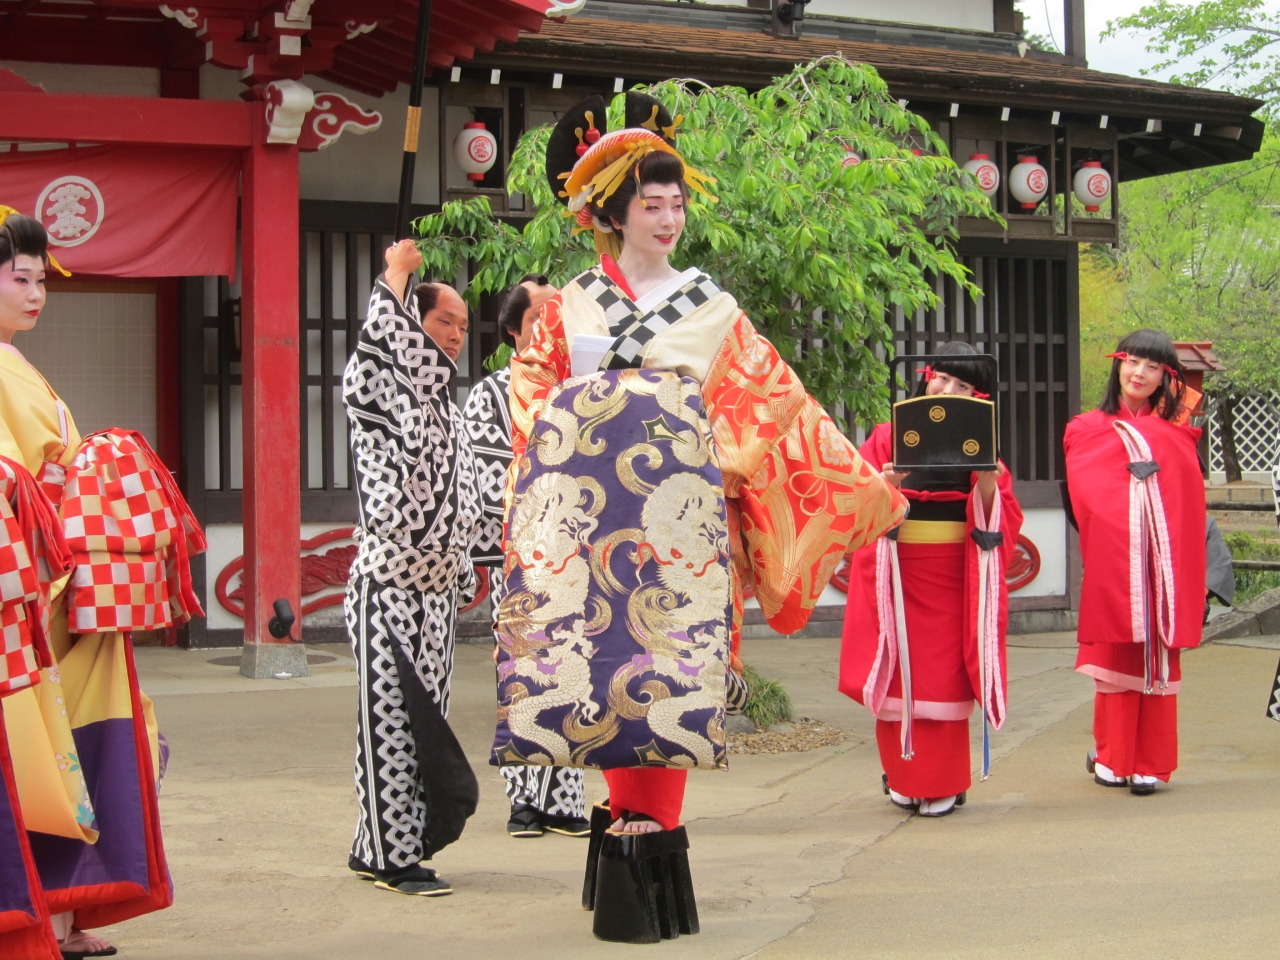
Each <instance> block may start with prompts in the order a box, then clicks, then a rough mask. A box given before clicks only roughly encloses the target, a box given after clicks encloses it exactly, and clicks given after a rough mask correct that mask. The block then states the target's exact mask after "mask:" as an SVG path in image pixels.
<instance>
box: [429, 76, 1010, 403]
mask: <svg viewBox="0 0 1280 960" xmlns="http://www.w3.org/2000/svg"><path fill="white" fill-rule="evenodd" d="M642 89H645V90H646V91H647V92H650V93H652V94H653V95H654V96H656V97H658V98H659V99H661V100H662V101H663V102H664V103H666V104H667V105H668V106H669V107H670V109H671V112H672V115H673V116H676V115H679V116H681V117H682V118H683V119H682V121H681V123H680V128H679V149H680V152H681V154H682V155H683V156H684V157H685V158H686V159H687V160H688V162H689V163H690V164H692V165H693V166H694V167H696V168H698V169H699V170H701V171H703V172H704V173H707V174H710V175H711V176H713V177H714V178H715V179H716V184H715V185H714V187H713V188H712V189H713V191H714V192H715V193H716V195H717V196H718V198H719V202H718V203H715V204H712V203H710V202H708V201H707V200H706V199H705V198H702V197H700V196H698V195H697V194H694V196H693V198H692V200H691V203H690V212H689V219H688V224H687V226H686V227H685V233H684V237H683V239H682V240H681V242H680V244H679V246H678V248H677V251H676V253H675V254H674V255H673V261H674V264H675V266H677V267H679V268H683V267H685V266H689V265H694V264H696V265H697V266H699V267H701V268H702V269H704V270H706V271H707V272H708V273H709V274H711V275H712V276H713V277H715V278H716V280H717V282H718V283H720V284H721V285H722V286H723V287H724V288H725V289H726V290H728V291H730V292H731V293H732V294H733V295H734V296H735V297H736V298H737V299H738V302H739V303H740V304H741V305H742V307H743V309H744V310H745V311H746V312H747V314H748V316H750V317H751V319H752V321H753V322H754V323H755V324H756V325H757V326H758V327H759V328H760V329H761V331H762V332H763V333H764V334H765V335H766V336H768V337H769V339H770V340H772V341H773V342H774V344H775V345H777V347H778V349H779V350H780V351H781V352H782V354H783V356H784V357H786V358H787V359H788V360H789V361H790V362H791V363H793V364H794V365H795V366H796V368H797V370H798V371H799V373H800V376H801V377H802V379H803V380H804V382H805V384H806V385H807V386H808V387H809V389H810V390H811V392H813V394H814V395H815V396H816V397H817V398H818V399H819V400H820V401H821V402H822V403H824V404H825V405H826V406H827V407H828V408H829V409H831V410H833V411H840V412H843V413H845V414H846V415H851V417H852V418H854V419H856V420H857V421H859V422H861V423H864V424H869V423H873V422H876V421H877V420H881V419H884V417H885V416H886V414H887V409H888V408H887V402H888V390H887V387H886V386H885V381H886V376H887V372H886V368H885V366H884V364H883V362H882V361H881V360H880V359H879V358H878V349H877V348H879V351H883V352H887V351H889V350H890V349H891V346H892V345H891V343H890V340H891V330H890V327H889V325H888V323H887V322H886V317H887V315H888V313H889V312H890V311H892V310H893V309H894V308H897V307H901V308H902V309H903V310H904V311H905V312H906V313H907V314H908V315H911V314H913V313H914V312H915V311H916V310H918V309H920V308H923V307H927V306H930V305H932V304H934V303H935V302H936V299H937V296H936V294H935V293H934V279H935V277H936V276H938V275H945V276H950V277H953V278H955V279H956V280H957V281H959V282H961V283H963V284H966V286H967V289H969V290H970V292H973V290H974V288H973V287H972V286H971V285H970V284H969V281H968V277H967V272H966V270H965V269H964V267H962V266H961V265H960V263H959V262H958V261H957V260H956V259H955V257H954V256H953V254H952V249H951V246H950V244H951V241H952V240H954V239H955V238H956V237H957V236H958V231H957V224H958V220H959V218H960V217H987V216H994V214H993V213H992V212H991V208H990V205H989V204H988V202H987V200H986V199H985V198H984V197H983V196H982V194H981V192H980V191H979V190H978V189H977V187H976V186H975V185H974V184H973V182H972V181H971V179H970V178H969V177H968V175H967V174H965V173H964V172H963V171H961V170H960V169H959V168H958V167H957V166H956V165H955V163H954V162H953V161H952V160H951V159H950V158H949V157H948V155H947V153H946V147H945V145H944V144H943V142H942V140H941V139H940V138H939V137H938V136H937V135H935V134H934V133H933V131H932V130H930V128H929V126H928V124H927V123H926V122H925V121H924V120H922V119H921V118H920V117H917V116H915V115H914V114H912V113H910V112H909V111H907V110H905V109H904V108H902V107H900V106H899V105H898V103H897V101H896V100H895V99H894V98H893V97H892V96H890V94H889V92H888V88H887V86H886V85H885V83H884V81H883V80H882V79H881V78H880V76H879V75H878V74H877V73H876V72H875V70H874V69H873V68H871V67H869V66H866V65H863V64H854V63H851V62H849V61H847V60H845V59H844V58H842V57H824V58H822V59H820V60H817V61H814V62H812V63H809V64H807V65H804V66H801V67H798V68H797V69H796V70H794V71H793V72H792V73H790V74H788V75H787V76H785V77H782V78H780V79H778V80H776V81H775V82H774V83H772V84H770V85H769V86H767V87H765V88H764V89H762V90H760V91H757V92H755V93H747V92H746V91H745V90H743V89H741V88H738V87H708V86H706V85H704V84H701V83H698V82H694V81H668V82H665V83H659V84H655V85H653V86H650V87H645V88H642ZM621 110H622V98H621V97H618V98H615V100H614V102H613V104H612V106H611V107H610V116H609V122H610V129H615V128H617V127H618V126H620V125H621ZM549 135H550V128H549V127H541V128H538V129H535V130H531V131H529V132H528V133H526V134H525V135H524V137H522V138H521V140H520V142H519V144H518V145H517V146H516V149H515V152H514V156H513V160H512V164H511V169H510V172H509V175H508V189H510V190H511V191H518V192H520V193H522V194H524V195H525V196H526V197H527V198H529V200H530V201H531V202H532V203H533V205H534V208H535V209H536V211H537V212H536V213H535V215H534V216H533V217H532V219H530V220H529V221H528V222H527V223H525V225H524V227H523V229H518V228H517V227H515V226H513V225H511V224H508V223H504V222H501V221H498V220H495V219H494V218H493V216H492V213H491V211H490V208H489V204H488V201H487V200H486V199H484V198H478V199H475V200H469V201H463V202H456V203H447V204H445V205H444V208H443V210H442V212H441V213H439V214H434V215H432V216H429V217H425V218H423V219H421V220H419V221H417V224H416V226H417V231H418V237H419V245H420V247H421V249H422V252H423V257H424V259H425V261H426V269H428V270H430V271H431V272H432V273H433V274H434V275H437V276H455V275H456V274H457V272H458V270H459V268H460V266H461V264H462V262H463V261H464V260H470V261H471V278H472V279H471V284H470V287H469V288H468V291H467V294H468V296H469V297H470V298H472V300H473V302H474V301H475V300H477V299H478V297H479V295H480V294H481V293H485V292H492V291H496V290H500V289H503V288H504V287H506V286H508V285H509V284H511V283H513V282H515V281H516V280H518V279H519V277H520V276H521V275H522V274H524V273H527V272H538V273H545V274H547V275H548V276H549V277H550V278H551V280H552V281H553V282H555V283H563V282H565V281H566V280H568V279H569V278H571V277H573V276H574V275H576V274H577V273H579V272H581V271H582V270H584V269H586V268H587V267H589V266H590V265H591V264H592V263H594V262H595V261H596V254H595V251H594V248H593V246H592V244H591V240H590V234H586V233H580V234H578V235H576V236H574V235H573V234H572V228H573V226H574V221H573V219H572V218H568V217H565V216H564V207H563V206H562V205H561V204H559V203H558V202H556V200H555V199H554V197H552V195H551V190H550V187H549V186H548V184H547V181H546V177H545V174H544V172H543V156H544V153H545V150H546V142H547V138H548V137H549ZM913 147H915V148H918V149H921V150H922V151H923V154H922V155H921V156H915V155H913V154H912V152H911V148H913ZM850 150H853V151H856V153H857V154H858V155H859V156H860V158H861V161H862V162H861V163H858V164H850V165H845V164H844V161H845V159H846V158H847V157H849V151H850Z"/></svg>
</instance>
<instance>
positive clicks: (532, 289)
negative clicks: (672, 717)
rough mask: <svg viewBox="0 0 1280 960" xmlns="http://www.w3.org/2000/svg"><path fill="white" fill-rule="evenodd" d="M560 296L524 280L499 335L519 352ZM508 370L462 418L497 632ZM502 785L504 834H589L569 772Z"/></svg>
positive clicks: (549, 771) (478, 392) (521, 777)
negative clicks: (506, 813)
mask: <svg viewBox="0 0 1280 960" xmlns="http://www.w3.org/2000/svg"><path fill="white" fill-rule="evenodd" d="M559 292H560V291H559V290H557V289H556V288H555V287H553V286H552V285H551V284H550V283H548V282H547V278H546V277H544V276H541V275H539V274H529V275H528V276H526V277H524V278H522V279H521V281H520V282H519V283H518V284H516V285H515V286H513V287H512V288H511V289H510V290H508V291H507V294H506V296H505V297H504V298H503V301H502V307H501V309H500V310H499V313H498V329H499V330H500V332H501V333H502V338H503V340H504V341H509V342H510V343H511V345H512V346H513V347H514V348H515V351H516V353H519V352H520V351H521V350H523V349H524V348H525V347H527V346H528V345H529V340H530V339H531V338H532V337H533V323H534V320H536V319H537V316H538V312H539V311H540V310H541V309H542V305H543V304H544V303H546V302H547V301H548V300H549V299H551V298H552V297H553V296H555V295H556V294H557V293H559ZM510 396H511V370H510V368H508V367H503V368H502V369H501V370H498V371H496V372H495V373H492V374H490V375H489V376H487V377H485V378H484V379H483V380H481V381H480V382H479V383H477V384H476V385H475V387H474V388H472V390H471V393H469V394H468V395H467V402H466V405H465V406H464V407H463V409H462V415H463V417H464V418H465V419H466V421H467V432H468V434H469V436H470V438H471V447H472V449H473V451H474V452H475V458H476V478H477V482H478V484H479V487H480V498H481V503H482V508H483V512H482V515H481V519H480V535H479V537H478V538H477V539H476V544H475V546H474V547H473V548H472V550H471V560H472V562H473V563H474V564H475V565H476V566H478V567H484V568H485V569H486V570H487V572H488V575H489V601H490V603H491V604H492V606H493V621H494V627H495V630H496V628H497V622H498V607H499V605H500V604H501V603H502V597H503V595H504V594H505V593H506V585H505V578H504V576H503V572H502V564H503V558H504V554H503V552H502V536H503V534H502V529H503V512H504V494H505V492H506V486H507V470H508V469H509V468H510V467H511V401H510ZM501 772H502V781H503V786H504V788H505V789H506V794H507V800H508V802H509V803H510V804H511V816H510V819H509V820H508V821H507V833H509V834H511V836H513V837H540V836H542V834H543V832H544V831H550V832H552V833H561V834H564V835H566V836H570V837H585V836H586V835H587V834H588V833H589V832H590V826H589V824H588V823H587V820H586V807H585V804H586V786H585V784H584V783H583V775H582V771H581V770H579V769H577V768H574V767H542V766H535V765H528V764H514V765H512V766H507V767H502V768H501Z"/></svg>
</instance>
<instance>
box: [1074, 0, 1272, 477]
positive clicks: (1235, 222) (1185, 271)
mask: <svg viewBox="0 0 1280 960" xmlns="http://www.w3.org/2000/svg"><path fill="white" fill-rule="evenodd" d="M1121 31H1136V32H1147V33H1150V34H1151V37H1150V39H1149V41H1148V43H1147V50H1148V51H1150V52H1152V53H1155V54H1157V55H1160V56H1163V57H1164V58H1165V59H1163V60H1162V61H1160V62H1159V63H1157V64H1156V65H1154V66H1153V67H1151V68H1149V69H1148V70H1146V71H1144V72H1147V73H1152V72H1163V71H1166V70H1169V69H1171V68H1175V67H1178V66H1179V65H1184V64H1185V65H1186V66H1185V69H1184V70H1183V72H1181V73H1178V74H1176V75H1175V76H1173V78H1172V79H1173V81H1174V82H1175V83H1185V84H1194V85H1197V86H1205V85H1213V84H1225V85H1227V86H1230V87H1232V88H1233V89H1235V90H1236V92H1238V93H1242V94H1245V95H1248V96H1254V97H1257V98H1260V99H1263V100H1265V101H1266V106H1265V107H1264V110H1265V111H1267V113H1269V114H1270V115H1272V116H1275V107H1276V106H1277V104H1280V46H1277V44H1280V13H1277V12H1276V11H1275V9H1274V4H1272V3H1264V2H1262V0H1209V2H1205V3H1198V4H1194V5H1186V4H1178V3H1171V2H1169V0H1157V2H1156V3H1153V4H1149V5H1147V6H1144V7H1142V8H1141V9H1140V10H1139V11H1138V12H1137V13H1135V14H1133V15H1131V16H1127V17H1121V18H1119V19H1117V20H1113V21H1111V22H1110V23H1108V24H1107V29H1106V31H1105V32H1104V34H1103V36H1104V37H1105V36H1113V35H1115V34H1117V33H1119V32H1121ZM1278 215H1280V137H1277V136H1275V135H1268V136H1267V137H1266V139H1265V140H1264V142H1263V145H1262V148H1261V149H1260V150H1259V151H1258V153H1257V155H1256V156H1255V157H1254V158H1253V159H1251V160H1247V161H1242V162H1240V163H1234V164H1229V165H1226V166H1218V167H1208V168H1205V169H1203V170H1192V171H1188V172H1186V173H1180V174H1172V175H1169V176H1163V177H1157V178H1152V179H1150V180H1143V181H1139V182H1137V183H1134V184H1131V185H1127V186H1126V188H1125V194H1124V204H1123V206H1122V222H1121V243H1120V247H1119V249H1118V250H1117V251H1116V252H1115V254H1114V255H1108V254H1102V255H1101V256H1095V258H1094V259H1093V260H1092V262H1090V263H1088V264H1087V268H1086V269H1085V270H1083V271H1082V273H1081V303H1082V308H1087V307H1089V306H1092V307H1093V308H1094V310H1095V312H1094V313H1093V314H1092V315H1091V316H1085V314H1084V313H1083V310H1082V315H1081V332H1082V335H1083V337H1082V339H1083V341H1084V342H1083V343H1082V359H1083V360H1084V364H1085V371H1084V377H1083V381H1084V384H1089V383H1090V382H1091V380H1094V379H1098V380H1100V379H1101V370H1102V369H1103V364H1105V363H1107V361H1105V359H1104V358H1103V356H1102V355H1103V354H1105V353H1106V352H1108V351H1109V350H1110V349H1111V346H1110V344H1114V342H1115V339H1116V336H1118V335H1122V334H1123V332H1124V331H1125V330H1129V329H1134V328H1136V327H1139V326H1150V327H1158V328H1160V329H1163V330H1165V331H1167V332H1168V333H1169V334H1170V335H1172V336H1173V337H1175V338H1177V339H1186V340H1212V341H1213V342H1214V348H1215V351H1216V352H1217V353H1218V355H1219V356H1220V357H1221V358H1222V360H1223V362H1224V363H1225V364H1226V366H1227V368H1228V369H1227V371H1226V372H1225V373H1220V374H1214V375H1212V376H1211V377H1210V378H1209V380H1208V381H1207V385H1208V389H1209V391H1210V392H1211V394H1212V395H1213V397H1214V399H1215V401H1216V408H1215V409H1216V416H1217V418H1218V423H1219V427H1220V428H1221V429H1220V436H1221V439H1222V447H1223V454H1224V460H1225V461H1226V468H1227V479H1228V480H1237V481H1238V480H1239V479H1240V477H1241V470H1240V465H1239V462H1238V459H1237V457H1236V455H1235V431H1234V411H1235V407H1236V404H1237V402H1238V400H1239V398H1240V397H1242V396H1245V395H1248V394H1257V393H1261V394H1269V393H1271V392H1272V391H1275V390H1278V389H1280V376H1278V375H1277V371H1280V322H1278V321H1280V219H1277V217H1278ZM1112 285H1114V286H1113V288H1112V289H1110V290H1106V291H1104V290H1103V289H1102V288H1103V287H1108V286H1112ZM1115 287H1118V293H1117V291H1116V289H1114V288H1115ZM1091 336H1092V337H1093V338H1094V341H1093V342H1091V341H1090V337H1091ZM1107 341H1109V344H1108V345H1107V346H1106V349H1102V346H1103V344H1104V343H1106V342H1107ZM1086 396H1087V395H1086Z"/></svg>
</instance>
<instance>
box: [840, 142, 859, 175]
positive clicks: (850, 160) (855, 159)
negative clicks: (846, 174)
mask: <svg viewBox="0 0 1280 960" xmlns="http://www.w3.org/2000/svg"><path fill="white" fill-rule="evenodd" d="M861 162H862V157H860V156H858V153H857V151H856V150H854V149H853V147H851V146H849V145H848V144H846V145H845V148H844V159H843V160H841V161H840V169H841V170H843V169H844V168H845V167H856V166H857V165H858V164H860V163H861Z"/></svg>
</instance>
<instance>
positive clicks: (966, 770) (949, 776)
mask: <svg viewBox="0 0 1280 960" xmlns="http://www.w3.org/2000/svg"><path fill="white" fill-rule="evenodd" d="M913 734H914V742H915V756H914V757H913V758H912V759H910V760H903V759H902V723H901V721H898V720H877V721H876V744H877V745H878V746H879V747H880V766H882V767H883V768H884V772H885V773H887V774H888V775H889V786H890V787H891V788H892V789H893V790H895V791H897V792H898V793H901V794H902V795H904V796H907V797H916V798H919V799H925V800H937V799H938V798H940V797H950V796H955V795H957V794H961V793H964V791H966V790H968V789H969V787H971V786H972V785H973V773H972V765H971V763H970V761H969V721H968V720H919V719H917V720H916V722H915V729H914V731H913Z"/></svg>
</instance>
